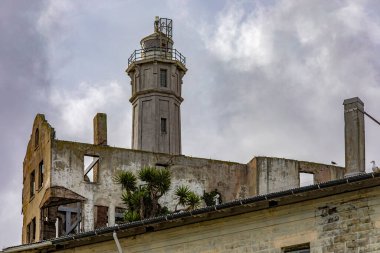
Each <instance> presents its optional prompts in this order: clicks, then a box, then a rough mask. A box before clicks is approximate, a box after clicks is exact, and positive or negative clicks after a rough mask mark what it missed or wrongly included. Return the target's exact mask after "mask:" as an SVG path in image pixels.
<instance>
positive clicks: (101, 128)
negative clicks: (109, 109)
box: [94, 113, 107, 146]
mask: <svg viewBox="0 0 380 253" xmlns="http://www.w3.org/2000/svg"><path fill="white" fill-rule="evenodd" d="M94 144H95V145H104V146H107V114H105V113H97V114H96V115H95V117H94Z"/></svg>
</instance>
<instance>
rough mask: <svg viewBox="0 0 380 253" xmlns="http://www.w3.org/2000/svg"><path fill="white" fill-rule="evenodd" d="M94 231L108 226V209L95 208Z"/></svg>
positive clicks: (104, 207)
mask: <svg viewBox="0 0 380 253" xmlns="http://www.w3.org/2000/svg"><path fill="white" fill-rule="evenodd" d="M95 212H96V213H95V217H94V219H95V221H94V222H95V229H97V228H102V227H106V226H107V225H108V207H107V206H95Z"/></svg>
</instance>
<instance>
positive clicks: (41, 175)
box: [38, 161, 45, 188]
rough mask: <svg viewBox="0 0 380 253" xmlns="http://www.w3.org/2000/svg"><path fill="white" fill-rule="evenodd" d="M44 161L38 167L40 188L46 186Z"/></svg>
mask: <svg viewBox="0 0 380 253" xmlns="http://www.w3.org/2000/svg"><path fill="white" fill-rule="evenodd" d="M44 173H45V169H44V161H41V162H40V164H39V165H38V188H41V187H42V185H43V184H44Z"/></svg>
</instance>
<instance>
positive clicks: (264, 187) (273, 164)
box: [247, 157, 344, 195]
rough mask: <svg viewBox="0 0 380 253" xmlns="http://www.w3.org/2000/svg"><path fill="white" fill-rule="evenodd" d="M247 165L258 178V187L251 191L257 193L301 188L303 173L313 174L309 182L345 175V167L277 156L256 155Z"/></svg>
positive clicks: (313, 182)
mask: <svg viewBox="0 0 380 253" xmlns="http://www.w3.org/2000/svg"><path fill="white" fill-rule="evenodd" d="M247 166H248V170H249V171H250V173H251V174H252V175H253V177H254V178H255V180H256V184H255V185H256V189H252V190H251V192H253V191H255V192H256V194H257V195H262V194H267V193H272V192H278V191H284V190H288V189H293V188H299V187H300V183H301V182H300V174H301V173H308V174H312V175H313V177H312V178H313V181H312V182H308V184H318V183H322V182H326V181H331V180H334V179H340V178H343V176H344V168H343V167H338V166H332V165H326V164H319V163H312V162H304V161H297V160H291V159H284V158H275V157H255V158H253V159H252V160H251V161H250V162H249V163H248V164H247Z"/></svg>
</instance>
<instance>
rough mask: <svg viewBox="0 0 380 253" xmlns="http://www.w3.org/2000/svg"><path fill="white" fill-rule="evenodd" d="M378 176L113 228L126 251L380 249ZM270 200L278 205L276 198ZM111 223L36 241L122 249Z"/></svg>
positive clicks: (54, 246)
mask: <svg viewBox="0 0 380 253" xmlns="http://www.w3.org/2000/svg"><path fill="white" fill-rule="evenodd" d="M379 176H380V175H379V174H373V175H369V176H368V177H366V178H364V179H355V180H354V179H353V180H352V181H351V182H349V181H347V182H348V183H347V182H345V181H344V180H343V181H342V180H340V181H339V180H338V182H337V181H336V182H331V183H330V184H329V185H327V184H326V185H324V186H322V185H321V189H318V188H316V189H314V190H313V189H311V190H307V189H306V190H304V191H302V192H298V193H296V192H294V193H291V192H287V194H284V195H280V194H277V195H276V196H272V197H271V195H266V198H263V199H262V200H258V201H252V202H250V203H247V204H244V203H242V204H241V205H240V204H231V205H230V207H225V208H223V209H222V208H221V209H220V210H219V211H214V210H212V209H210V210H209V211H207V212H203V213H198V214H197V213H194V214H193V215H191V216H190V217H187V218H186V217H185V216H184V217H183V218H177V219H174V220H169V221H165V220H164V221H162V222H161V223H159V222H156V223H155V222H151V223H149V221H147V223H146V225H143V224H141V225H139V226H136V227H131V228H129V229H124V228H123V227H121V228H117V227H115V228H114V230H115V231H118V232H117V235H118V238H119V241H120V244H121V246H122V249H123V251H124V252H130V253H132V252H135V253H137V252H155V253H159V252H165V253H170V252H173V253H174V252H184V253H199V252H215V253H219V252H220V253H227V252H228V253H231V252H236V253H243V252H244V253H247V252H252V253H253V252H256V253H257V252H259V253H282V252H287V251H286V250H287V249H291V248H292V247H295V246H299V245H303V246H304V247H305V248H309V249H310V252H311V253H329V252H334V253H340V252H342V253H344V252H379V251H380V186H379V185H380V178H379ZM273 201H276V202H277V203H278V206H271V205H270V203H271V202H273ZM268 204H269V205H268ZM109 231H110V232H108V234H107V232H103V233H102V231H101V230H99V231H98V233H99V234H97V233H94V234H92V235H87V236H86V235H84V236H83V237H80V236H78V237H77V238H72V239H70V238H66V239H61V240H60V239H57V240H56V241H54V240H53V241H52V242H50V243H48V244H44V243H41V246H39V245H38V244H37V245H36V248H35V249H34V250H36V249H37V250H40V251H41V250H44V251H43V252H51V251H57V252H65V253H69V252H117V249H116V244H115V241H114V240H113V238H112V236H111V234H110V233H112V229H110V230H109ZM148 242H149V243H148ZM9 250H16V251H17V252H35V251H31V250H30V251H28V250H27V249H25V250H23V249H22V248H19V250H17V248H13V249H12V248H10V249H9ZM16 251H14V252H16ZM5 252H7V250H5ZM9 252H11V251H9Z"/></svg>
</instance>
